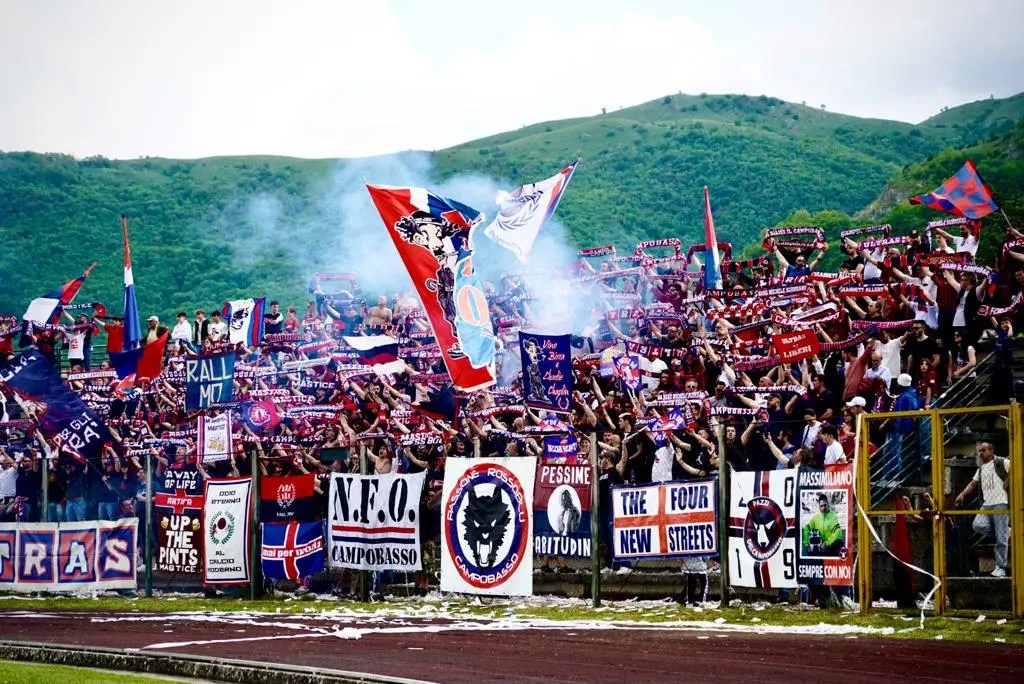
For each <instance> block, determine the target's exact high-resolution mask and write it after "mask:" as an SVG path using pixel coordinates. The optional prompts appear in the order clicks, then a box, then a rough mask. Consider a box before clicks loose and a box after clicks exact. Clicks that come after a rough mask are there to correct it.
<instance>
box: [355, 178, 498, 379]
mask: <svg viewBox="0 0 1024 684" xmlns="http://www.w3.org/2000/svg"><path fill="white" fill-rule="evenodd" d="M367 190H369V192H370V197H372V198H373V203H374V204H375V205H376V206H377V211H379V212H380V217H381V219H382V220H383V221H384V226H385V227H386V228H387V231H388V235H389V236H390V237H391V239H392V241H393V242H394V244H395V248H396V249H397V250H398V255H399V256H400V257H401V259H402V263H403V264H405V268H406V270H407V271H408V272H409V277H410V278H411V279H412V282H413V285H415V286H416V292H417V294H419V297H420V301H421V302H423V310H424V312H425V313H426V314H427V319H428V320H429V321H430V327H431V328H432V329H433V331H434V337H435V338H436V340H437V345H438V348H439V349H440V352H441V355H442V357H443V359H444V363H445V366H446V367H447V369H448V372H449V374H450V375H451V377H452V381H453V383H454V384H455V386H456V387H457V388H458V389H460V390H462V391H464V392H469V391H472V390H477V389H482V388H484V387H487V386H489V385H492V384H494V378H495V375H494V357H495V354H496V350H495V343H496V338H495V336H494V329H493V327H492V325H491V315H490V311H489V310H488V306H487V298H486V297H485V295H484V292H483V290H482V289H481V287H480V284H479V282H478V279H477V277H476V275H475V273H474V270H473V248H472V232H473V229H474V227H475V226H476V225H477V223H478V222H479V221H480V220H481V219H482V216H481V214H480V212H478V211H477V210H475V209H473V208H471V207H468V206H466V205H464V204H460V203H459V202H456V201H454V200H450V199H446V198H443V197H439V196H437V195H435V194H433V193H431V192H429V191H428V190H425V189H423V188H389V187H378V186H373V185H367Z"/></svg>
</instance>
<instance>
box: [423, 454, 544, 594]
mask: <svg viewBox="0 0 1024 684" xmlns="http://www.w3.org/2000/svg"><path fill="white" fill-rule="evenodd" d="M536 468H537V459H535V458H527V457H519V458H508V459H501V460H489V459H479V458H457V459H450V460H449V461H448V462H447V464H446V467H445V474H444V488H443V490H442V496H441V544H442V547H443V548H442V549H441V590H442V591H456V592H461V593H467V594H488V595H500V596H528V595H530V594H532V593H533V536H532V533H533V524H532V522H533V513H532V506H531V504H532V503H533V484H534V477H535V476H536Z"/></svg>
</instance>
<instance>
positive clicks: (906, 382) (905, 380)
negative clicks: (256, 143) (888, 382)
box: [896, 373, 914, 387]
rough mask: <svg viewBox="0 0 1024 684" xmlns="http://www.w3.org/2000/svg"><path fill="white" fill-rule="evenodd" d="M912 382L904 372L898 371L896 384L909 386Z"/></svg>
mask: <svg viewBox="0 0 1024 684" xmlns="http://www.w3.org/2000/svg"><path fill="white" fill-rule="evenodd" d="M913 382H914V379H913V378H912V377H910V376H909V375H907V374H906V373H900V377H898V378H896V384H897V385H899V386H900V387H910V385H911V384H913Z"/></svg>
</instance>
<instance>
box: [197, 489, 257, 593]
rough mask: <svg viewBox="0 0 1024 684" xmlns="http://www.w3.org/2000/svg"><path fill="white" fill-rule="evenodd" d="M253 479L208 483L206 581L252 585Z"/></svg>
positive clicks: (205, 504) (204, 507)
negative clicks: (250, 557) (250, 556)
mask: <svg viewBox="0 0 1024 684" xmlns="http://www.w3.org/2000/svg"><path fill="white" fill-rule="evenodd" d="M251 495H252V478H250V477H237V478H226V479H217V480H207V481H206V492H205V495H204V506H203V530H204V532H205V534H204V535H203V557H204V559H205V563H204V571H203V581H204V582H205V583H206V584H246V583H248V582H249V578H250V572H249V570H250V569H249V549H250V543H251V542H250V536H251V529H250V525H251V524H252V517H251V515H250V513H251V511H252V506H251V503H250V498H249V497H250V496H251Z"/></svg>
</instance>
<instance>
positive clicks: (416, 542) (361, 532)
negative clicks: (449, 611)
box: [327, 472, 426, 571]
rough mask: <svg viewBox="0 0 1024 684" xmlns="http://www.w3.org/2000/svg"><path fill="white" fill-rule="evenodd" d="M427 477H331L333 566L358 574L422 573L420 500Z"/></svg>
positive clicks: (330, 554) (329, 505)
mask: <svg viewBox="0 0 1024 684" xmlns="http://www.w3.org/2000/svg"><path fill="white" fill-rule="evenodd" d="M425 479H426V473H423V472H420V473H414V474H411V475H400V474H397V473H390V474H387V475H354V474H348V473H345V474H341V473H336V474H335V475H333V476H332V477H331V489H330V495H329V498H328V503H327V511H328V516H329V521H328V522H329V525H330V527H329V528H328V535H327V536H328V547H329V548H328V564H329V565H330V566H331V567H334V568H355V569H357V570H405V571H413V570H419V569H420V568H421V567H422V559H421V558H420V519H419V512H420V495H421V494H422V492H423V481H424V480H425Z"/></svg>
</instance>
